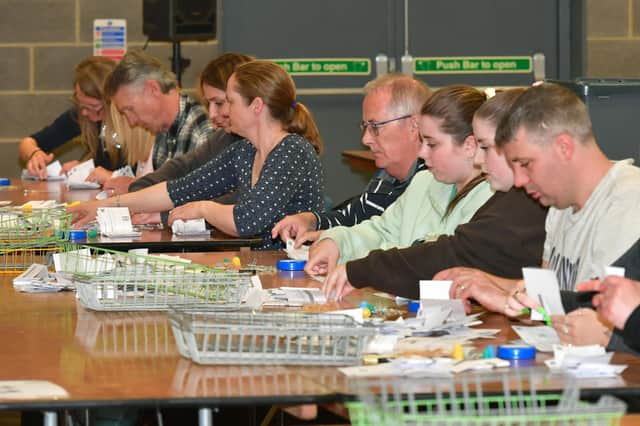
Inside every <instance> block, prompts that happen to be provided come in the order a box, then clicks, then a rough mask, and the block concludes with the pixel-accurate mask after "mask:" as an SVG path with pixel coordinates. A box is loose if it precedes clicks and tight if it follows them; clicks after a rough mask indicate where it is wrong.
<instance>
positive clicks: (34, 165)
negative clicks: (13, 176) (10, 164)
mask: <svg viewBox="0 0 640 426" xmlns="http://www.w3.org/2000/svg"><path fill="white" fill-rule="evenodd" d="M53 157H54V156H53V154H47V153H46V152H44V151H43V150H41V149H38V150H37V151H35V152H34V153H33V155H31V158H30V159H29V161H27V171H28V172H29V174H31V175H33V176H37V177H39V178H40V179H46V178H47V164H49V163H51V162H52V161H53Z"/></svg>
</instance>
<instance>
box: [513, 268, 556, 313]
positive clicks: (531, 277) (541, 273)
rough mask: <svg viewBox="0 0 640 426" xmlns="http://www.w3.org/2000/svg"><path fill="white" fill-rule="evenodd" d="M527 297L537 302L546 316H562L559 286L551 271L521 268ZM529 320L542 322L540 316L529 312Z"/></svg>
mask: <svg viewBox="0 0 640 426" xmlns="http://www.w3.org/2000/svg"><path fill="white" fill-rule="evenodd" d="M522 276H523V277H524V285H525V287H526V289H527V295H528V296H529V297H531V298H532V299H534V300H536V301H538V303H540V305H541V306H542V307H543V308H544V309H545V311H547V314H548V315H564V307H563V306H562V299H561V298H560V286H559V285H558V279H557V278H556V274H555V272H554V271H552V270H551V269H543V268H522ZM531 319H533V320H538V321H539V320H542V319H543V318H542V315H541V314H540V313H539V312H538V311H536V310H532V311H531Z"/></svg>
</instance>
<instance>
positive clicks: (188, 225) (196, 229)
mask: <svg viewBox="0 0 640 426" xmlns="http://www.w3.org/2000/svg"><path fill="white" fill-rule="evenodd" d="M171 231H172V232H173V233H174V234H175V235H178V236H194V235H209V234H211V232H210V231H209V230H208V229H207V226H206V224H205V222H204V219H203V218H200V219H189V220H182V219H176V220H175V221H174V222H173V224H171Z"/></svg>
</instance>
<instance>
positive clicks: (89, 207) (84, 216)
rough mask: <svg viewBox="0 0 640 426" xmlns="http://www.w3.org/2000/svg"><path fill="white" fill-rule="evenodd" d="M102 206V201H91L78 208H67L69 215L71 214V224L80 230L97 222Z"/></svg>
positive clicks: (79, 205)
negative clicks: (97, 213)
mask: <svg viewBox="0 0 640 426" xmlns="http://www.w3.org/2000/svg"><path fill="white" fill-rule="evenodd" d="M105 201H106V200H105ZM102 205H103V204H102V202H101V201H90V202H87V203H81V204H78V205H77V206H73V207H67V213H71V223H72V224H73V227H74V228H80V227H82V226H84V225H86V224H87V223H89V222H91V221H93V220H95V218H96V212H97V211H98V207H101V206H102Z"/></svg>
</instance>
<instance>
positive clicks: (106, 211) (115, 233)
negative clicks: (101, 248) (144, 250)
mask: <svg viewBox="0 0 640 426" xmlns="http://www.w3.org/2000/svg"><path fill="white" fill-rule="evenodd" d="M96 219H97V221H98V227H99V229H100V233H101V234H102V235H104V236H106V237H127V238H137V237H140V235H141V233H140V232H138V231H134V230H133V225H132V224H131V216H130V215H129V209H128V208H127V207H100V208H98V211H97V213H96Z"/></svg>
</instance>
